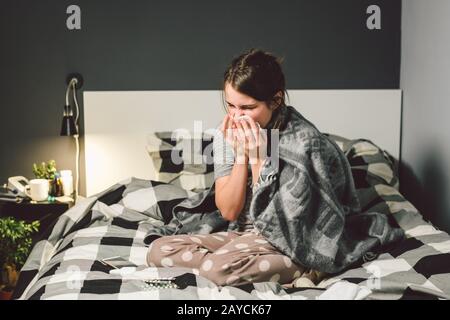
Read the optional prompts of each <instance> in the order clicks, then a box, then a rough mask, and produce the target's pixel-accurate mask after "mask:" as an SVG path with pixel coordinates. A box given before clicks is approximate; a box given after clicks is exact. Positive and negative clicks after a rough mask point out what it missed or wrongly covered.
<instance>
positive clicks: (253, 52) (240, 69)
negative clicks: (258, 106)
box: [223, 49, 287, 122]
mask: <svg viewBox="0 0 450 320" xmlns="http://www.w3.org/2000/svg"><path fill="white" fill-rule="evenodd" d="M281 63H282V59H279V58H277V57H275V56H274V55H273V54H271V53H269V52H265V51H262V50H259V49H250V50H249V51H247V52H244V53H243V54H241V55H240V56H238V57H236V58H234V59H233V61H232V62H231V65H230V66H229V67H228V68H227V70H226V71H225V73H224V77H223V89H224V90H225V85H226V84H227V83H229V84H230V85H231V86H232V87H233V88H234V89H235V90H237V91H239V92H240V93H242V94H245V95H247V96H250V97H252V98H254V99H256V100H258V101H264V102H266V103H267V106H268V107H269V108H272V107H273V106H275V108H279V107H285V106H286V102H285V98H286V96H287V91H286V83H285V78H284V74H283V71H282V69H281ZM278 92H281V97H277V96H276V94H277V93H278ZM224 107H226V106H225V104H224ZM275 108H274V109H275ZM274 109H272V110H274ZM277 113H278V112H277ZM276 122H277V121H276Z"/></svg>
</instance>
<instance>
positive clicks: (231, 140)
mask: <svg viewBox="0 0 450 320" xmlns="http://www.w3.org/2000/svg"><path fill="white" fill-rule="evenodd" d="M221 131H222V134H223V136H224V138H225V141H226V142H227V143H228V144H229V145H231V146H232V148H233V153H234V155H235V158H236V159H235V161H236V162H237V163H238V164H246V163H247V162H248V153H247V152H246V149H245V145H244V144H243V143H241V142H240V140H239V134H238V130H237V126H236V121H235V120H234V119H233V118H232V117H231V115H230V114H228V113H227V114H226V115H225V118H224V120H223V122H222V126H221Z"/></svg>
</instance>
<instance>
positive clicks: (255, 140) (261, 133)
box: [235, 116, 267, 165]
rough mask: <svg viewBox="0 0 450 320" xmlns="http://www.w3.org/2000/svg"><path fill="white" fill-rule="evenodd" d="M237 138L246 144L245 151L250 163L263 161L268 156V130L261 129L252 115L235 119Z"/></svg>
mask: <svg viewBox="0 0 450 320" xmlns="http://www.w3.org/2000/svg"><path fill="white" fill-rule="evenodd" d="M235 124H236V128H237V138H238V141H239V143H240V144H241V145H243V146H244V152H245V155H246V156H247V158H248V159H249V162H250V164H252V165H256V164H260V163H262V162H263V161H264V160H265V159H266V157H267V132H266V130H263V129H261V127H260V126H259V124H258V123H256V122H255V121H254V120H253V119H252V118H251V117H248V116H247V117H243V118H241V119H240V120H236V121H235Z"/></svg>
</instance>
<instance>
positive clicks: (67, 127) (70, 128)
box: [61, 106, 78, 136]
mask: <svg viewBox="0 0 450 320" xmlns="http://www.w3.org/2000/svg"><path fill="white" fill-rule="evenodd" d="M76 134H78V129H77V126H76V125H75V119H74V118H73V114H72V112H71V110H70V107H68V106H64V117H63V120H62V125H61V136H73V135H76Z"/></svg>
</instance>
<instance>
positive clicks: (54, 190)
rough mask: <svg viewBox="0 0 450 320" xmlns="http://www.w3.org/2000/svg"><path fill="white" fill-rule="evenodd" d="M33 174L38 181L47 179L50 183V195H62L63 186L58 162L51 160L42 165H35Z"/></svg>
mask: <svg viewBox="0 0 450 320" xmlns="http://www.w3.org/2000/svg"><path fill="white" fill-rule="evenodd" d="M33 174H34V176H35V177H36V179H47V180H48V182H49V190H50V192H49V194H50V195H51V196H53V197H59V196H61V195H62V184H61V181H60V180H59V176H58V172H57V169H56V161H55V160H49V161H48V162H41V164H40V165H37V164H36V163H33Z"/></svg>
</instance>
